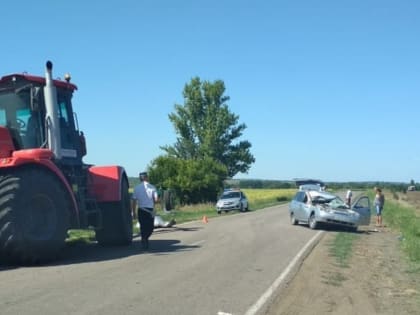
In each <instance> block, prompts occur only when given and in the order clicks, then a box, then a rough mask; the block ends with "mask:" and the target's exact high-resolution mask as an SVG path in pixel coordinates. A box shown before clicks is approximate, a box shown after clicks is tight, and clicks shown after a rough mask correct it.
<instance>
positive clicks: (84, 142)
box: [79, 131, 87, 156]
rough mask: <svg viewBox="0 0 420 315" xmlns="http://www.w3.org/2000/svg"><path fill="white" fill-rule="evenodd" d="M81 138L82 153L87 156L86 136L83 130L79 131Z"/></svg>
mask: <svg viewBox="0 0 420 315" xmlns="http://www.w3.org/2000/svg"><path fill="white" fill-rule="evenodd" d="M79 139H80V155H81V156H85V155H86V154H87V151H86V138H85V134H84V133H83V131H80V133H79Z"/></svg>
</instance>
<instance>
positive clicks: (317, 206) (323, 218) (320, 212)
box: [289, 190, 371, 230]
mask: <svg viewBox="0 0 420 315" xmlns="http://www.w3.org/2000/svg"><path fill="white" fill-rule="evenodd" d="M289 214H290V222H291V223H292V224H293V225H296V224H298V223H300V222H302V223H306V224H308V225H309V227H310V228H311V229H316V228H318V227H319V226H320V225H321V224H329V225H339V226H344V227H348V228H350V229H352V230H357V227H358V226H359V225H369V223H370V215H371V214H370V201H369V197H367V196H361V197H359V198H358V199H357V200H356V201H355V202H354V203H353V204H352V206H351V207H349V206H347V205H346V204H345V202H344V201H343V200H342V199H341V198H340V197H339V196H336V195H334V194H331V193H329V192H325V191H320V190H299V191H298V192H297V193H296V195H295V196H294V198H293V200H292V201H291V202H290V204H289Z"/></svg>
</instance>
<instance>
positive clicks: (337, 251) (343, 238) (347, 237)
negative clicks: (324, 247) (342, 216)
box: [330, 232, 359, 268]
mask: <svg viewBox="0 0 420 315" xmlns="http://www.w3.org/2000/svg"><path fill="white" fill-rule="evenodd" d="M358 237H359V235H357V234H355V233H345V232H339V233H338V234H337V236H336V237H335V238H334V240H333V241H332V242H331V244H330V255H331V256H332V257H334V258H335V259H336V263H337V265H338V266H339V267H342V268H348V267H349V265H348V261H349V258H350V256H351V254H352V248H353V243H354V241H355V240H356V239H357V238H358Z"/></svg>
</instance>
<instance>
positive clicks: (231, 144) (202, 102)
mask: <svg viewBox="0 0 420 315" xmlns="http://www.w3.org/2000/svg"><path fill="white" fill-rule="evenodd" d="M224 93H225V85H224V82H223V81H221V80H216V81H214V82H213V83H211V82H208V81H204V82H202V81H201V80H200V78H198V77H195V78H193V79H191V82H190V83H189V84H186V85H185V87H184V91H183V96H184V105H179V104H176V105H175V112H174V113H171V114H169V120H170V121H171V122H172V123H173V125H174V128H175V132H176V134H177V135H178V137H177V141H176V143H175V144H174V145H173V146H164V147H162V149H163V150H164V151H166V152H167V154H168V155H169V156H173V157H176V158H180V159H186V160H188V159H196V160H197V159H203V158H211V159H213V160H215V161H217V162H218V163H221V164H223V165H225V166H226V169H227V177H230V178H231V177H233V176H235V175H236V174H237V173H239V172H241V173H246V172H247V171H248V170H249V168H250V166H251V164H252V163H254V162H255V158H254V157H253V155H252V154H251V152H250V148H251V143H250V142H249V141H238V138H240V137H241V136H242V133H243V131H244V130H245V129H246V125H245V124H238V119H239V116H237V115H235V114H233V113H231V112H230V111H229V107H228V105H227V103H226V102H227V101H228V100H229V99H230V98H229V97H228V96H225V95H224ZM222 180H223V179H222Z"/></svg>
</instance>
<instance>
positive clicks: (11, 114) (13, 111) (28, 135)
mask: <svg viewBox="0 0 420 315" xmlns="http://www.w3.org/2000/svg"><path fill="white" fill-rule="evenodd" d="M30 92H31V90H30V88H24V89H20V90H18V91H17V93H16V92H15V91H12V90H8V91H5V92H4V93H0V112H1V114H0V125H1V126H4V127H7V128H8V129H9V131H10V134H11V135H12V138H13V142H14V143H15V145H16V147H17V148H18V149H25V148H34V147H38V146H39V145H40V137H39V135H35V137H33V136H32V135H33V132H32V128H33V129H34V131H35V132H38V133H39V120H33V121H31V116H32V115H31V114H32V112H31V98H30Z"/></svg>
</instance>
